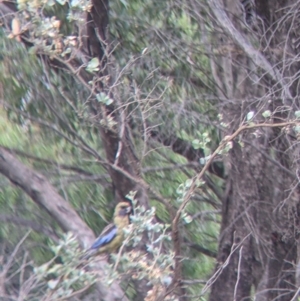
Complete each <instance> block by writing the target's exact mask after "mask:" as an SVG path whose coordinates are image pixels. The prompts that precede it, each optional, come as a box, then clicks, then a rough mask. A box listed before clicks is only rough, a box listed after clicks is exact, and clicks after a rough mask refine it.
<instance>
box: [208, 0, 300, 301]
mask: <svg viewBox="0 0 300 301" xmlns="http://www.w3.org/2000/svg"><path fill="white" fill-rule="evenodd" d="M275 2H276V4H275V3H272V4H270V3H266V2H265V3H264V4H262V1H257V3H260V6H259V7H258V9H261V13H263V12H265V13H266V15H264V16H261V17H262V20H266V19H267V18H270V12H271V14H272V13H273V12H274V10H275V7H276V9H277V11H279V8H282V5H283V4H282V3H280V1H278V2H277V1H275ZM280 5H281V6H280ZM209 6H210V8H211V10H212V12H213V13H214V16H215V18H216V24H217V25H218V26H220V28H221V29H222V30H223V31H224V34H225V35H226V36H227V38H225V35H222V42H221V44H220V47H222V48H223V50H224V49H226V50H225V51H223V53H222V55H218V57H217V58H215V59H216V61H217V62H218V65H215V64H214V62H212V69H213V71H214V76H215V79H216V82H218V83H221V85H222V90H221V89H220V90H219V91H218V94H219V96H220V99H222V101H221V105H220V108H221V109H220V113H221V114H222V115H223V120H224V122H225V123H227V125H228V127H227V133H226V134H230V133H232V131H234V130H235V129H236V128H237V127H238V126H239V125H240V124H241V123H242V122H244V121H245V118H246V115H247V113H248V112H250V111H253V112H255V113H257V115H256V116H255V117H254V120H255V121H260V122H262V121H263V119H262V118H261V117H260V116H261V115H260V114H258V112H263V111H264V110H267V109H270V110H272V111H277V112H279V111H280V106H282V105H284V103H285V100H284V97H291V96H292V95H295V91H294V90H293V89H292V88H291V87H292V85H291V84H290V83H288V81H287V78H286V76H285V75H287V74H285V72H286V70H285V72H282V69H281V67H282V65H281V64H280V63H279V64H276V62H277V58H276V57H274V56H273V57H272V53H271V51H270V52H269V53H268V54H267V55H265V54H263V53H262V52H261V51H260V48H257V47H254V46H252V43H253V41H255V42H257V43H258V37H257V36H256V35H255V34H254V35H253V32H252V33H250V31H248V30H247V27H245V24H243V20H244V17H245V16H243V11H242V10H241V3H240V1H236V0H224V1H219V0H213V1H210V2H209ZM266 6H268V9H266ZM271 7H272V8H271ZM273 8H274V10H273ZM247 17H249V16H247ZM248 21H249V19H248ZM272 22H274V19H273V20H270V19H269V20H268V22H266V23H265V26H267V27H268V28H274V27H275V26H276V24H275V23H273V25H272V26H271V25H270V24H272ZM257 26H258V25H257ZM258 28H259V26H258ZM256 29H257V28H256ZM257 30H259V29H257ZM283 31H284V30H283ZM270 35H271V34H270ZM266 36H267V34H266V35H265V37H266ZM283 36H284V35H283ZM272 38H273V37H272ZM220 41H221V40H219V42H220ZM272 42H273V43H274V42H275V41H274V40H272ZM277 43H278V40H277ZM262 44H263V43H262ZM265 46H266V45H265ZM261 47H263V46H262V45H261ZM270 58H271V60H270ZM261 70H263V71H264V74H263V75H262V74H261ZM289 72H292V71H291V68H290V70H289ZM275 86H276V87H277V88H278V89H279V91H280V93H281V94H280V96H281V97H282V96H284V97H283V98H281V99H280V98H279V100H278V101H275V98H276V95H278V94H276V93H274V91H273V88H274V87H275ZM270 95H272V97H273V98H272V101H268V99H269V97H270ZM278 96H279V95H278ZM258 99H259V100H260V101H259V102H258V101H257V100H258ZM276 116H278V119H276V118H274V119H273V122H274V123H276V122H278V120H279V119H280V118H285V117H286V115H284V114H282V113H281V112H280V113H278V115H276ZM239 141H240V142H242V143H243V144H244V146H243V147H241V145H240V144H239V143H234V145H233V148H232V150H231V151H230V152H229V155H228V158H227V161H228V162H227V165H226V166H227V172H228V175H229V176H228V182H227V189H226V194H225V196H224V200H223V209H222V226H221V234H220V240H219V250H218V256H217V260H218V265H217V267H216V272H217V271H219V268H220V267H222V268H223V270H222V272H220V274H219V275H218V277H217V278H216V281H215V282H214V283H213V284H212V290H211V295H210V300H211V301H217V300H248V299H249V300H250V298H251V289H252V287H255V290H256V291H255V294H256V299H257V300H274V299H276V300H282V301H283V300H291V298H292V296H293V295H294V293H295V287H294V284H295V268H294V263H295V262H296V257H297V248H296V242H295V239H294V237H293V230H292V228H293V225H292V224H291V218H290V214H289V210H290V205H289V204H290V203H293V199H296V197H295V196H294V195H293V193H291V194H289V193H288V191H289V189H290V187H291V185H292V179H291V178H289V177H288V176H287V174H286V173H285V170H284V169H283V168H280V167H279V166H276V165H275V164H273V163H272V161H271V160H268V159H267V157H266V156H264V155H263V153H264V154H266V155H267V156H269V157H275V160H277V161H278V162H280V164H281V165H282V166H284V167H285V168H286V169H288V170H291V168H292V160H291V158H290V157H289V155H288V148H289V144H288V143H287V141H286V139H285V137H284V136H283V135H281V134H280V130H278V129H276V128H275V129H274V130H260V131H258V132H247V133H243V135H241V136H240V137H239ZM290 155H291V152H290ZM224 263H226V264H225V265H224Z"/></svg>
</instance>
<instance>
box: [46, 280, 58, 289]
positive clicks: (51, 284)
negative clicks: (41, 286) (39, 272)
mask: <svg viewBox="0 0 300 301" xmlns="http://www.w3.org/2000/svg"><path fill="white" fill-rule="evenodd" d="M58 283H59V279H53V280H49V281H48V283H47V285H48V287H49V288H50V289H52V290H54V289H55V288H56V286H57V285H58Z"/></svg>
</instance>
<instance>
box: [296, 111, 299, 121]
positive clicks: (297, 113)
mask: <svg viewBox="0 0 300 301" xmlns="http://www.w3.org/2000/svg"><path fill="white" fill-rule="evenodd" d="M295 116H296V118H298V119H299V118H300V111H296V112H295Z"/></svg>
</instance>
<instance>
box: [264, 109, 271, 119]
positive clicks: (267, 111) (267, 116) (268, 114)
mask: <svg viewBox="0 0 300 301" xmlns="http://www.w3.org/2000/svg"><path fill="white" fill-rule="evenodd" d="M262 115H263V117H265V118H269V117H270V116H271V115H272V112H271V111H270V110H266V111H264V112H263V113H262Z"/></svg>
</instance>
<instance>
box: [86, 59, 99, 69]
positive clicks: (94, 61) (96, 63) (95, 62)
mask: <svg viewBox="0 0 300 301" xmlns="http://www.w3.org/2000/svg"><path fill="white" fill-rule="evenodd" d="M99 65H100V62H99V59H98V58H97V57H94V58H93V59H91V60H90V61H89V63H88V65H87V67H86V71H88V72H90V73H92V72H95V71H99Z"/></svg>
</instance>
